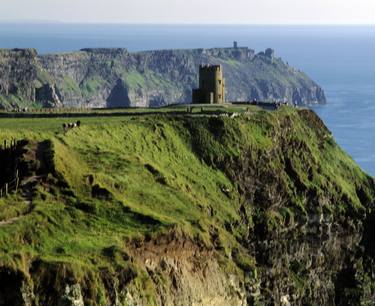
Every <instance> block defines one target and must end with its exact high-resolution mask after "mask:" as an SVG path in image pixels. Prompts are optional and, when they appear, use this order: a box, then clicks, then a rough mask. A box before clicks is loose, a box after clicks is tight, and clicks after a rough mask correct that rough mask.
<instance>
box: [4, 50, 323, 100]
mask: <svg viewBox="0 0 375 306" xmlns="http://www.w3.org/2000/svg"><path fill="white" fill-rule="evenodd" d="M200 64H221V65H223V67H224V77H225V78H226V85H227V100H228V101H248V100H252V99H258V100H268V99H278V100H280V99H285V100H288V101H292V102H296V103H298V104H300V105H307V104H314V103H325V96H324V92H323V90H322V89H321V88H320V87H319V86H318V85H317V84H316V83H314V82H313V81H312V80H310V79H309V78H308V77H307V76H306V75H305V74H303V73H302V72H300V71H297V70H295V69H293V68H292V67H289V66H288V65H287V64H285V63H284V62H283V61H282V60H281V59H280V58H276V57H275V56H274V53H273V51H272V50H271V49H268V50H266V52H260V53H258V54H255V53H254V51H253V50H251V49H248V48H236V49H234V48H226V49H224V48H223V49H196V50H161V51H145V52H137V53H129V52H128V51H127V50H125V49H84V50H82V51H80V52H74V53H67V54H55V55H40V56H39V55H37V54H36V52H35V51H29V50H21V51H19V50H18V51H17V50H3V51H1V50H0V73H1V79H0V81H1V83H0V84H1V86H0V95H1V100H0V101H1V103H2V105H3V106H10V105H15V104H17V103H16V102H17V101H14V100H17V99H18V100H26V101H35V102H39V103H41V104H43V105H45V106H67V107H116V106H146V107H147V106H162V105H167V104H175V103H190V102H191V91H192V89H193V88H195V87H197V84H198V68H199V65H200ZM15 88H17V90H16V89H15ZM46 88H47V89H48V88H49V89H48V90H46ZM18 104H19V103H18Z"/></svg>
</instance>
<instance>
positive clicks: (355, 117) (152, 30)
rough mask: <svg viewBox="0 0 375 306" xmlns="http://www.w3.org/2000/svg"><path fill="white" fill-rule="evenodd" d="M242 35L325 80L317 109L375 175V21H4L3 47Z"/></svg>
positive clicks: (197, 44)
mask: <svg viewBox="0 0 375 306" xmlns="http://www.w3.org/2000/svg"><path fill="white" fill-rule="evenodd" d="M234 40H236V41H238V42H239V45H243V46H248V47H250V48H253V49H255V50H256V51H261V50H264V49H265V48H268V47H272V48H274V49H275V50H276V54H277V55H278V56H280V57H282V58H283V59H284V60H286V61H287V62H289V64H291V65H293V66H295V67H297V68H299V69H301V70H303V71H304V72H306V73H307V74H308V75H309V76H311V77H312V78H313V79H314V80H315V81H316V82H318V83H319V84H320V85H321V86H322V87H323V88H324V90H325V92H326V95H327V98H328V104H327V105H325V106H319V107H315V108H314V109H315V111H316V112H317V113H318V114H319V115H320V116H321V118H322V119H323V120H324V122H325V123H326V125H327V126H328V127H329V129H330V130H331V131H332V132H333V134H334V136H335V138H336V140H337V142H338V143H339V144H340V145H341V146H342V147H343V148H344V150H346V151H347V152H348V153H349V154H350V155H351V156H352V157H353V159H354V160H356V161H357V162H358V163H359V164H360V166H361V167H362V168H363V169H364V170H365V171H366V172H368V173H370V174H372V175H375V141H374V140H375V139H374V130H375V129H374V128H375V116H374V115H375V26H248V25H232V26H227V25H211V26H203V25H119V24H113V25H95V24H90V25H82V24H9V23H8V24H0V48H15V47H18V48H26V47H27V48H36V49H37V50H38V51H39V52H40V53H51V52H67V51H73V50H78V49H81V48H85V47H124V48H127V49H129V50H130V51H139V50H151V49H170V48H210V47H226V46H231V45H232V42H233V41H234ZM0 77H1V76H0Z"/></svg>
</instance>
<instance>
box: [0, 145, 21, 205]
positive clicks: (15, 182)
mask: <svg viewBox="0 0 375 306" xmlns="http://www.w3.org/2000/svg"><path fill="white" fill-rule="evenodd" d="M16 150H17V140H15V139H11V140H10V141H8V140H6V139H4V141H3V143H2V144H0V153H5V154H9V153H10V154H12V153H13V152H15V151H16ZM19 183H20V178H19V172H18V169H16V170H15V174H14V178H13V179H12V180H11V181H9V182H7V183H5V184H4V186H2V187H1V188H0V198H3V197H6V196H8V194H9V192H10V191H12V190H15V191H16V192H17V191H18V187H19Z"/></svg>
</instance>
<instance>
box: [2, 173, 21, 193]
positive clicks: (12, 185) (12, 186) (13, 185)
mask: <svg viewBox="0 0 375 306" xmlns="http://www.w3.org/2000/svg"><path fill="white" fill-rule="evenodd" d="M19 184H20V177H19V173H18V170H16V173H15V178H14V179H13V180H11V181H10V182H8V183H5V185H4V186H3V187H2V188H0V198H4V197H7V196H8V194H9V192H10V191H12V190H15V191H16V192H17V191H18V187H19Z"/></svg>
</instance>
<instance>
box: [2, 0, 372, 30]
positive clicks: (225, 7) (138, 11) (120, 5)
mask: <svg viewBox="0 0 375 306" xmlns="http://www.w3.org/2000/svg"><path fill="white" fill-rule="evenodd" d="M0 21H59V22H74V23H77V22H79V23H175V24H184V23H188V24H191V23H193V24H194V23H195V24H375V0H0Z"/></svg>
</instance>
